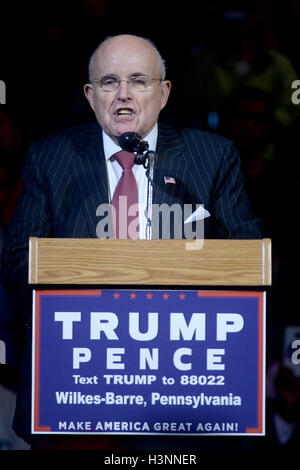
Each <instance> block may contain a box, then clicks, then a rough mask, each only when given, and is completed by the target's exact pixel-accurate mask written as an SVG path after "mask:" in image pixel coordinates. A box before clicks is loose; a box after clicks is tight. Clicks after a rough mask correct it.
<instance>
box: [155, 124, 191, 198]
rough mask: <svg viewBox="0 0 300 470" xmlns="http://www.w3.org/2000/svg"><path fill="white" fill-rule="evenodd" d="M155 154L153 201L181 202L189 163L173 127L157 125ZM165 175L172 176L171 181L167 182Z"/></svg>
mask: <svg viewBox="0 0 300 470" xmlns="http://www.w3.org/2000/svg"><path fill="white" fill-rule="evenodd" d="M157 156H158V158H157V163H156V166H155V172H154V187H153V203H154V204H163V203H165V204H174V203H181V202H183V200H184V193H185V190H186V184H185V181H186V175H187V172H188V169H189V167H190V164H189V162H188V161H187V160H186V158H185V154H184V146H183V143H182V140H181V139H180V137H179V135H178V134H177V132H176V131H175V130H174V129H173V128H171V127H162V126H159V133H158V141H157ZM167 177H171V178H173V180H172V182H169V183H167V182H166V180H165V178H167Z"/></svg>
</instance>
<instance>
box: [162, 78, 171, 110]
mask: <svg viewBox="0 0 300 470" xmlns="http://www.w3.org/2000/svg"><path fill="white" fill-rule="evenodd" d="M170 91H171V82H170V81H169V80H165V81H164V82H163V83H162V86H161V108H160V109H163V108H164V107H165V106H166V104H167V101H168V99H169V95H170Z"/></svg>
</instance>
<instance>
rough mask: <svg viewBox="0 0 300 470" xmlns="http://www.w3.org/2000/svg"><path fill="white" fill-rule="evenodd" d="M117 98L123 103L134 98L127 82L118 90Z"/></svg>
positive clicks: (122, 83)
mask: <svg viewBox="0 0 300 470" xmlns="http://www.w3.org/2000/svg"><path fill="white" fill-rule="evenodd" d="M117 97H118V99H119V100H121V101H127V100H128V99H131V98H132V93H131V89H130V86H129V84H128V83H127V81H126V80H122V81H121V83H120V85H119V88H118V90H117Z"/></svg>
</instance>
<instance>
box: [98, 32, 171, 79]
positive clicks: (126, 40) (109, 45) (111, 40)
mask: <svg viewBox="0 0 300 470" xmlns="http://www.w3.org/2000/svg"><path fill="white" fill-rule="evenodd" d="M119 45H121V46H124V48H125V49H127V47H129V48H132V47H136V46H137V45H140V46H141V48H144V50H145V51H147V52H148V54H149V55H150V56H151V55H152V56H154V57H155V61H156V63H157V70H158V74H159V77H160V78H161V79H162V80H165V78H166V65H165V61H164V60H163V58H162V57H161V55H160V53H159V51H158V49H157V48H156V47H155V45H154V44H153V42H152V41H150V39H146V38H142V37H140V36H134V35H131V34H120V35H117V36H110V37H108V38H106V39H104V41H102V42H101V43H100V44H99V45H98V47H97V48H96V50H95V51H94V52H93V54H92V55H91V57H90V60H89V80H90V82H91V83H92V81H93V79H95V74H96V71H95V62H98V60H97V61H96V58H97V59H98V58H99V59H100V60H101V55H102V53H103V52H104V51H107V52H108V53H109V50H110V49H112V50H114V49H115V47H117V46H119ZM96 67H97V66H96Z"/></svg>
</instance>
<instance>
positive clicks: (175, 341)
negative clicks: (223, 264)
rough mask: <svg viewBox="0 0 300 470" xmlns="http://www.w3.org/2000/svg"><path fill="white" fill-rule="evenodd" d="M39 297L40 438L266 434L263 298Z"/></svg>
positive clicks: (36, 402) (74, 293) (77, 293)
mask: <svg viewBox="0 0 300 470" xmlns="http://www.w3.org/2000/svg"><path fill="white" fill-rule="evenodd" d="M33 298H34V308H33V318H34V322H33V324H34V328H33V377H32V380H33V383H32V385H33V387H32V401H33V403H32V404H33V406H32V410H33V411H32V432H33V433H47V434H49V433H55V434H57V433H64V434H66V433H68V434H71V433H89V434H114V433H115V434H132V433H138V434H185V435H187V434H189V435H201V434H214V435H216V434H219V435H227V434H229V435H244V434H245V435H246V434H247V435H249V434H256V435H263V434H264V386H265V385H264V368H265V365H264V362H265V350H264V349H265V347H264V344H265V341H264V336H265V331H264V330H265V293H264V292H253V291H251V292H244V291H199V290H182V291H178V290H166V291H164V290H134V291H132V290H127V289H121V290H117V291H115V290H112V289H107V290H96V289H95V290H52V291H51V290H39V291H34V293H33Z"/></svg>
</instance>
